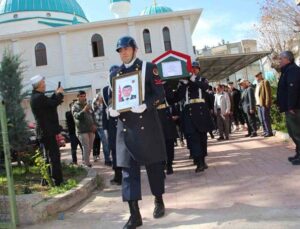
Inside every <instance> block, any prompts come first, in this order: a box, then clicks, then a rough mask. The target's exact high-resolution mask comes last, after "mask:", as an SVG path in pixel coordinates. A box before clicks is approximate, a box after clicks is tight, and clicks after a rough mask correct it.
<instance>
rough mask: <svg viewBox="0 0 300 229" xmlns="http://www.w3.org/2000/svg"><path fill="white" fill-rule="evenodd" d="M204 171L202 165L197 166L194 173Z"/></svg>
mask: <svg viewBox="0 0 300 229" xmlns="http://www.w3.org/2000/svg"><path fill="white" fill-rule="evenodd" d="M204 170H205V166H204V165H202V164H198V165H197V168H196V170H195V173H200V172H203V171H204Z"/></svg>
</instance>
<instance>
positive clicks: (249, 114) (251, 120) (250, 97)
mask: <svg viewBox="0 0 300 229" xmlns="http://www.w3.org/2000/svg"><path fill="white" fill-rule="evenodd" d="M240 86H241V88H242V89H244V90H243V92H242V96H241V106H242V109H243V112H244V113H245V118H246V123H247V127H248V134H247V135H246V136H245V137H251V138H253V137H257V125H256V115H255V110H256V109H255V108H256V102H255V95H254V89H253V88H252V87H251V86H250V83H249V81H248V80H244V79H243V80H241V81H240Z"/></svg>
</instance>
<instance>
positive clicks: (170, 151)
mask: <svg viewBox="0 0 300 229" xmlns="http://www.w3.org/2000/svg"><path fill="white" fill-rule="evenodd" d="M165 144H166V151H167V165H170V166H171V165H172V164H173V161H174V139H166V141H165Z"/></svg>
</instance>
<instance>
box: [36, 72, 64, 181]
mask: <svg viewBox="0 0 300 229" xmlns="http://www.w3.org/2000/svg"><path fill="white" fill-rule="evenodd" d="M30 84H31V85H32V87H33V90H32V95H31V98H30V106H31V109H32V113H33V115H34V118H35V120H36V132H37V138H38V139H39V141H40V143H41V144H43V145H44V147H45V151H46V154H47V155H48V156H49V159H50V165H51V177H52V178H53V180H54V183H55V185H56V186H59V185H60V184H61V183H62V182H63V176H62V170H61V163H60V152H59V147H58V145H57V142H56V135H57V134H58V133H59V132H60V126H59V122H58V114H57V107H58V105H60V104H61V103H62V102H63V97H64V96H63V92H64V90H63V88H62V87H58V88H57V89H56V92H55V93H53V94H52V96H51V97H47V96H46V95H45V91H46V83H45V78H44V77H43V76H41V75H36V76H34V77H32V78H31V79H30Z"/></svg>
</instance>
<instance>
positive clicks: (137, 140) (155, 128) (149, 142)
mask: <svg viewBox="0 0 300 229" xmlns="http://www.w3.org/2000/svg"><path fill="white" fill-rule="evenodd" d="M142 66H143V62H142V61H141V60H139V59H136V60H135V61H134V63H133V64H132V65H131V66H130V67H128V68H126V66H125V65H122V66H121V67H120V69H119V70H118V71H117V72H116V74H115V75H113V76H112V78H113V77H118V76H121V75H123V74H126V73H130V72H134V71H137V70H138V71H142ZM144 88H145V98H144V101H143V103H144V104H146V105H147V109H146V110H145V111H144V112H143V113H133V112H131V111H129V112H124V113H121V114H120V116H119V120H118V126H117V152H116V153H117V165H118V166H120V167H122V168H123V181H122V185H123V192H122V194H123V200H124V201H132V200H140V199H141V198H142V196H141V182H140V165H145V167H146V170H147V174H148V179H149V184H150V188H151V191H152V194H153V195H154V196H162V194H163V193H164V169H163V163H162V162H163V161H165V160H166V150H165V143H164V136H163V131H162V127H161V124H160V121H159V116H158V113H157V110H156V106H157V105H158V104H160V103H162V102H163V101H164V99H165V95H164V89H163V86H162V83H161V81H160V78H159V76H158V74H157V69H156V67H155V65H153V64H151V63H147V64H146V70H145V87H144Z"/></svg>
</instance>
